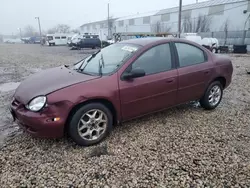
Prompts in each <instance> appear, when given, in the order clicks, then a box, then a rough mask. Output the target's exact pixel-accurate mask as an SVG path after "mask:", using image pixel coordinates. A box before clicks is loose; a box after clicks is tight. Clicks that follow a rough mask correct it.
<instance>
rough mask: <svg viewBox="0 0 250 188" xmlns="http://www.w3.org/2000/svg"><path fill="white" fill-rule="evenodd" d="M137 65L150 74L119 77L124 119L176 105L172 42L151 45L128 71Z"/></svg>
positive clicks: (175, 71)
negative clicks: (129, 77)
mask: <svg viewBox="0 0 250 188" xmlns="http://www.w3.org/2000/svg"><path fill="white" fill-rule="evenodd" d="M136 68H141V69H143V70H144V71H145V73H146V75H145V76H143V77H140V78H135V79H133V80H121V79H120V80H119V88H120V100H121V111H122V118H123V120H127V119H131V118H135V117H137V116H141V115H144V114H147V113H150V112H153V111H157V110H161V109H164V108H167V107H170V106H173V105H175V103H176V95H177V81H178V79H177V70H176V69H175V68H174V66H173V58H172V57H171V49H170V45H169V43H166V44H160V45H157V46H154V47H152V48H150V49H149V50H147V51H146V52H144V53H143V54H142V55H141V56H140V57H139V58H137V59H136V60H135V61H134V62H133V63H131V64H130V65H129V66H128V68H127V69H126V70H125V72H129V71H131V70H133V69H136Z"/></svg>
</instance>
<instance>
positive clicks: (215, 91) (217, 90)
mask: <svg viewBox="0 0 250 188" xmlns="http://www.w3.org/2000/svg"><path fill="white" fill-rule="evenodd" d="M222 95H223V87H222V85H221V83H220V82H219V81H215V82H213V83H211V84H210V85H209V86H208V88H207V90H206V92H205V94H204V96H203V97H202V98H201V100H200V104H201V106H202V107H203V108H205V109H206V110H213V109H215V108H216V107H217V106H218V105H219V104H220V102H221V99H222Z"/></svg>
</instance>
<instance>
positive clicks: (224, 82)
mask: <svg viewBox="0 0 250 188" xmlns="http://www.w3.org/2000/svg"><path fill="white" fill-rule="evenodd" d="M215 81H219V82H220V83H221V85H222V86H223V89H224V88H225V87H226V83H227V80H226V78H225V77H223V76H218V77H217V78H215V79H214V80H213V81H212V82H211V83H213V82H215ZM211 83H210V84H211Z"/></svg>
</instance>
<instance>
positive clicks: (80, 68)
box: [78, 50, 101, 71]
mask: <svg viewBox="0 0 250 188" xmlns="http://www.w3.org/2000/svg"><path fill="white" fill-rule="evenodd" d="M100 51H101V50H98V51H97V52H96V53H93V54H92V55H91V57H90V58H89V59H88V60H87V64H88V63H89V62H90V60H91V59H93V58H94V57H95V56H96V54H98V53H99V52H100ZM84 62H85V61H83V62H82V64H81V65H80V67H79V68H78V70H81V71H83V70H84V68H85V67H86V66H87V64H86V65H85V66H84V68H82V66H83V64H84Z"/></svg>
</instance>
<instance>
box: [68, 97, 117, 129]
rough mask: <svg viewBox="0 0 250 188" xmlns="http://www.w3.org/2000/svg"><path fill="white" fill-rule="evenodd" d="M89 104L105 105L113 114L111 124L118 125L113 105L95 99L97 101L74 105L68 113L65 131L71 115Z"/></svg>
mask: <svg viewBox="0 0 250 188" xmlns="http://www.w3.org/2000/svg"><path fill="white" fill-rule="evenodd" d="M90 103H101V104H103V105H105V106H106V107H107V108H108V109H109V110H110V111H111V113H112V114H113V123H115V124H116V123H118V116H117V110H116V108H115V106H114V105H113V103H112V102H110V101H109V100H107V99H103V98H97V99H89V100H86V101H83V102H81V103H78V104H76V105H75V106H74V107H73V108H72V109H71V110H70V112H69V114H68V117H67V121H66V125H65V131H66V130H67V128H68V125H69V121H70V120H71V118H72V116H73V114H74V113H75V112H76V111H77V110H78V109H79V108H81V107H82V106H84V105H86V104H90Z"/></svg>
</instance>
